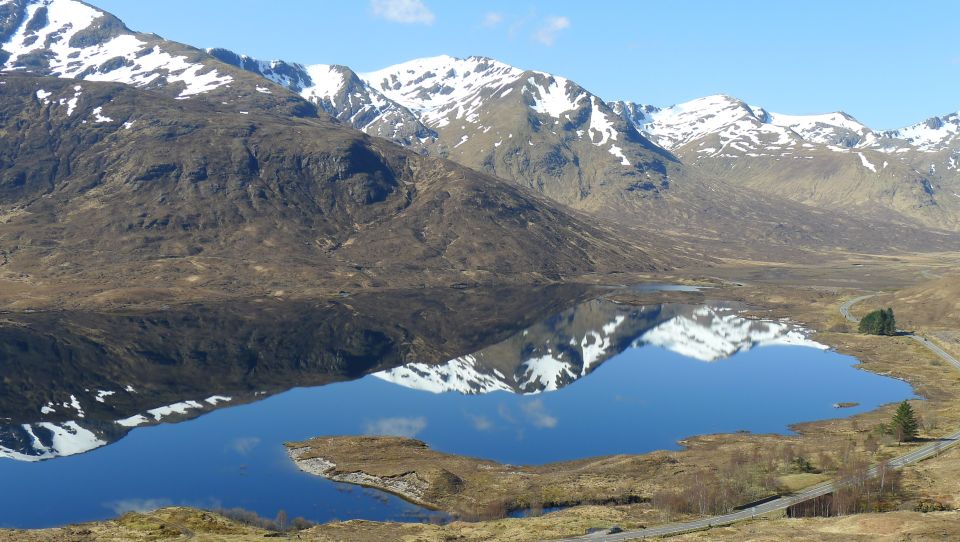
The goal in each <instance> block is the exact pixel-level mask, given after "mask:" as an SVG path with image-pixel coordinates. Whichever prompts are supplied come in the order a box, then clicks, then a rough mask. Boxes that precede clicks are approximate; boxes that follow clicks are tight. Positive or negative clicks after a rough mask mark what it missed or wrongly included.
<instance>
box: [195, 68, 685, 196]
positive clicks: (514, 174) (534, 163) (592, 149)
mask: <svg viewBox="0 0 960 542" xmlns="http://www.w3.org/2000/svg"><path fill="white" fill-rule="evenodd" d="M210 52H211V54H213V55H214V56H216V57H217V58H219V59H221V60H224V61H226V62H229V63H231V64H233V65H236V66H238V67H242V68H244V69H247V70H249V71H253V72H255V73H258V74H261V75H262V76H263V77H266V78H268V79H270V80H271V81H274V82H276V83H278V84H281V85H284V86H286V87H287V88H289V89H290V90H293V91H296V92H298V93H299V94H300V95H301V96H303V97H304V98H307V99H308V100H310V101H312V102H313V103H315V104H317V105H318V106H319V107H320V108H322V109H323V110H325V111H326V112H327V113H329V114H330V115H332V116H334V117H337V118H338V119H340V120H341V121H342V122H344V123H347V124H349V125H351V126H353V127H354V128H357V129H359V130H363V131H364V132H366V133H368V134H371V135H376V136H379V137H386V138H388V139H390V140H392V141H395V142H397V143H400V144H402V145H406V146H410V147H413V148H415V149H417V150H419V151H421V152H426V153H430V154H435V155H438V156H443V157H446V158H450V159H453V160H455V161H457V162H460V163H462V164H464V165H467V166H469V167H472V168H474V169H478V170H480V171H483V172H485V173H491V174H493V175H496V176H498V177H502V178H507V179H511V180H514V181H516V182H518V183H520V184H523V185H525V186H528V187H531V188H534V189H536V190H538V191H540V192H544V193H545V194H547V195H548V196H550V197H552V198H553V199H556V200H558V201H561V202H563V203H566V204H570V205H574V206H584V207H590V206H591V205H594V206H595V205H596V202H595V201H594V200H596V199H598V198H597V197H593V198H592V197H591V196H592V195H593V196H596V195H598V194H603V193H617V194H621V193H633V194H634V195H635V196H637V197H639V196H642V195H643V194H647V193H657V192H658V191H660V190H665V189H666V188H667V187H668V185H669V182H670V177H671V175H672V176H674V177H677V176H680V175H681V174H680V167H679V164H677V163H676V162H675V160H674V159H673V158H672V157H671V156H670V155H669V154H668V153H666V152H664V151H663V150H662V149H661V148H659V147H657V146H656V145H653V144H652V143H651V142H650V141H648V140H647V139H646V138H644V137H643V136H642V135H641V134H640V133H639V132H638V131H637V130H636V129H635V128H634V127H633V126H632V125H631V124H630V123H628V122H626V121H624V120H623V119H622V118H620V116H619V115H617V114H616V113H615V112H614V111H613V110H612V109H610V107H608V106H607V104H606V103H605V102H604V101H603V100H601V99H600V98H599V97H597V96H595V95H593V94H592V93H590V92H589V91H587V90H586V89H584V88H583V87H581V86H580V85H578V84H577V83H575V82H573V81H571V80H569V79H566V78H564V77H560V76H557V75H552V74H548V73H544V72H537V71H530V70H524V69H521V68H517V67H514V66H510V65H508V64H504V63H502V62H499V61H496V60H493V59H490V58H485V57H469V58H465V59H460V58H454V57H450V56H438V57H432V58H423V59H417V60H412V61H409V62H405V63H402V64H397V65H395V66H389V67H387V68H383V69H380V70H376V71H373V72H368V73H360V74H357V73H354V72H353V71H352V70H350V69H349V68H346V67H344V66H329V65H312V66H304V65H300V64H293V63H288V62H283V61H273V62H264V61H258V60H255V59H251V58H249V57H244V56H239V55H236V54H234V53H231V52H229V51H224V50H210Z"/></svg>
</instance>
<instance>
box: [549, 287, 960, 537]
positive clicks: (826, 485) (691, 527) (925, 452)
mask: <svg viewBox="0 0 960 542" xmlns="http://www.w3.org/2000/svg"><path fill="white" fill-rule="evenodd" d="M875 295H877V294H870V295H863V296H860V297H857V298H854V299H851V300H849V301H846V302H845V303H843V304H842V305H840V314H842V315H843V317H844V318H846V319H847V320H849V321H851V322H854V323H856V322H859V321H860V320H859V319H857V318H855V317H853V316H852V315H851V314H850V308H851V307H853V305H855V304H857V303H859V302H861V301H863V300H865V299H869V298H871V297H874V296H875ZM908 336H909V337H910V338H912V339H913V340H915V341H917V342H918V343H920V344H922V345H923V346H925V347H926V348H927V349H928V350H930V351H931V352H933V353H934V354H936V355H937V356H938V357H940V359H942V360H944V361H946V362H947V363H950V364H951V365H953V366H954V367H955V368H956V369H958V370H960V361H957V359H956V358H954V357H953V356H951V355H950V354H948V353H947V352H945V351H944V350H943V349H942V348H940V347H939V346H937V345H935V344H933V343H932V342H930V341H928V340H927V339H925V338H923V337H921V336H919V335H914V334H912V333H911V334H909V335H908ZM958 442H960V431H957V432H955V433H953V434H951V435H947V436H945V437H942V438H941V439H939V440H937V441H934V442H930V443H928V444H924V445H923V446H920V447H919V448H915V449H914V450H913V451H911V452H909V453H906V454H903V455H901V456H898V457H895V458H893V459H891V460H889V461H888V462H887V464H888V465H889V466H890V467H892V468H897V469H899V468H902V467H905V466H907V465H912V464H914V463H917V462H920V461H923V460H924V459H927V458H929V457H933V456H935V455H939V454H940V453H941V452H943V451H944V450H946V449H948V448H951V447H953V446H955V445H957V443H958ZM878 472H879V467H878V466H874V467H871V468H870V469H869V470H868V471H867V476H868V477H874V476H876V475H877V473H878ZM855 481H856V480H851V479H840V480H831V481H829V482H823V483H821V484H817V485H815V486H811V487H808V488H807V489H804V490H803V491H800V492H798V493H794V494H793V495H787V496H784V497H780V498H779V499H775V500H772V501H769V502H766V503H763V504H759V505H757V506H754V507H752V508H747V509H745V510H741V511H739V512H733V513H731V514H725V515H722V516H711V517H707V518H702V519H697V520H693V521H685V522H681V523H670V524H667V525H661V526H657V527H650V528H648V529H636V530H630V531H622V532H619V533H610V532H603V531H601V532H598V533H592V534H588V535H584V536H578V537H574V538H563V539H555V540H553V541H551V542H583V541H592V542H621V541H624V540H639V539H643V538H653V537H659V536H672V535H678V534H684V533H690V532H694V531H701V530H703V529H709V528H710V527H718V526H722V525H730V524H733V523H737V522H740V521H744V520H748V519H752V518H755V517H759V516H763V515H765V514H769V513H770V512H777V511H780V510H785V509H787V508H789V507H790V506H793V505H795V504H799V503H801V502H804V501H808V500H810V499H814V498H816V497H820V496H822V495H826V494H827V493H832V492H833V491H834V490H835V489H837V488H840V487H843V486H845V485H848V484H852V483H854V482H855Z"/></svg>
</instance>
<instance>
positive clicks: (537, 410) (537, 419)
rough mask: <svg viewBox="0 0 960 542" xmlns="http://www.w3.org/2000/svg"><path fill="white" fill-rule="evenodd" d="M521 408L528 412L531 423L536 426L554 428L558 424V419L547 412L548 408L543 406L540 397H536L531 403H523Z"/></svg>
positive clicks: (525, 412)
mask: <svg viewBox="0 0 960 542" xmlns="http://www.w3.org/2000/svg"><path fill="white" fill-rule="evenodd" d="M520 409H521V410H523V413H524V414H526V416H527V419H528V420H530V423H532V424H533V425H534V426H536V427H543V428H545V429H553V428H554V427H556V426H557V419H556V418H555V417H553V416H551V415H550V413H549V412H547V409H546V408H545V407H544V406H543V401H541V400H540V399H535V400H533V401H530V402H529V403H526V404H524V405H521V406H520Z"/></svg>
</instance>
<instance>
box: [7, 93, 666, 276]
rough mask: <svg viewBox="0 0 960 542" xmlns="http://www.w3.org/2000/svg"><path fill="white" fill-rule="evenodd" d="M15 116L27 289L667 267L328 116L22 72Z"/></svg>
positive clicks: (14, 167)
mask: <svg viewBox="0 0 960 542" xmlns="http://www.w3.org/2000/svg"><path fill="white" fill-rule="evenodd" d="M0 119H2V122H0V142H2V143H0V209H2V214H3V217H4V220H3V223H2V224H0V250H3V252H4V254H5V261H6V264H5V265H4V266H3V268H2V270H3V271H5V272H6V274H7V275H8V276H10V277H12V278H16V279H17V280H26V281H28V282H29V281H34V282H35V281H38V280H41V278H44V277H45V278H46V279H56V280H60V281H73V280H81V279H82V280H85V281H87V282H89V281H96V280H97V278H98V277H100V276H102V272H103V271H102V270H103V269H104V266H110V268H111V272H112V277H110V278H111V279H112V281H115V282H119V283H122V284H128V285H130V284H142V281H143V278H144V277H146V276H149V277H151V280H158V279H160V280H161V282H162V283H164V284H168V285H184V286H189V285H194V286H197V285H202V284H204V283H208V284H209V283H211V282H212V283H227V284H229V285H230V287H234V288H239V289H243V288H244V287H243V286H241V285H243V284H246V285H248V286H250V287H256V288H263V285H265V284H270V283H271V282H272V281H279V282H278V287H279V288H281V289H283V287H282V286H279V284H280V283H281V282H285V283H286V284H287V286H286V287H287V288H290V287H297V286H299V287H302V286H303V284H304V282H306V283H307V284H313V285H318V284H324V285H325V286H327V287H333V288H346V287H351V284H352V287H357V286H363V285H369V284H371V283H382V282H384V281H387V280H388V279H389V281H390V282H391V283H393V284H404V283H408V284H409V283H416V284H423V283H426V282H430V280H432V279H433V278H434V277H437V278H438V279H439V280H443V281H449V282H456V281H463V280H497V279H503V280H512V279H511V277H512V278H517V277H521V276H526V277H527V278H531V277H536V276H553V277H559V276H562V275H575V274H582V273H591V272H596V271H604V270H615V269H622V268H632V269H644V268H647V269H653V268H654V267H656V266H657V264H656V262H655V261H654V259H653V258H651V257H649V256H648V255H646V254H644V251H643V250H642V249H640V248H639V247H636V246H633V247H630V246H624V245H623V242H622V241H620V240H619V239H616V238H614V237H613V236H611V235H610V234H609V233H607V232H606V231H605V230H603V229H601V228H600V227H598V226H596V225H594V224H593V223H592V222H591V221H589V220H588V219H584V218H581V217H577V216H574V215H572V214H570V213H568V212H565V211H562V210H558V209H556V208H554V207H553V206H552V205H551V204H550V203H549V202H547V201H546V200H543V199H541V198H538V197H536V196H534V195H532V194H529V193H527V192H525V191H523V190H521V189H519V188H518V187H516V186H515V185H513V184H509V183H505V182H503V181H500V180H498V179H495V178H493V177H489V176H484V175H481V174H478V173H476V172H474V171H471V170H469V169H466V168H463V167H461V166H457V165H455V164H453V163H451V162H447V161H444V160H441V159H436V158H429V157H422V156H418V155H416V154H413V153H411V152H409V151H406V150H404V149H402V148H400V147H398V146H396V145H393V144H391V143H389V142H387V141H384V140H380V139H376V138H370V137H367V136H364V135H363V134H361V133H359V132H356V131H353V130H350V129H347V128H344V127H342V126H340V125H339V124H336V123H332V122H330V121H328V120H324V119H322V118H297V117H287V116H283V117H278V116H276V115H273V114H269V113H260V112H258V111H250V112H249V113H247V114H234V113H229V112H226V111H216V110H215V109H214V108H212V107H211V106H210V105H209V103H208V101H206V100H201V99H196V100H176V99H174V98H166V97H164V96H162V95H159V94H155V93H152V92H149V91H143V90H139V89H136V88H133V87H131V86H128V85H118V84H107V83H94V82H86V81H85V82H82V83H78V82H77V81H71V80H67V79H53V78H42V77H30V76H10V75H7V76H3V77H2V78H0ZM441 277H442V278H441ZM208 281H209V282H208Z"/></svg>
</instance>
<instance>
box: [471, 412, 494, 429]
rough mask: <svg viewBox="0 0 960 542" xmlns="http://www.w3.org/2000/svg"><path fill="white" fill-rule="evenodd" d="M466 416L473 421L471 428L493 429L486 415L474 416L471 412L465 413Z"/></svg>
mask: <svg viewBox="0 0 960 542" xmlns="http://www.w3.org/2000/svg"><path fill="white" fill-rule="evenodd" d="M467 417H469V418H470V421H471V422H473V428H474V429H476V430H477V431H489V430H491V429H493V422H492V421H490V419H489V418H487V417H486V416H480V415H477V416H474V415H473V414H467Z"/></svg>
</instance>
